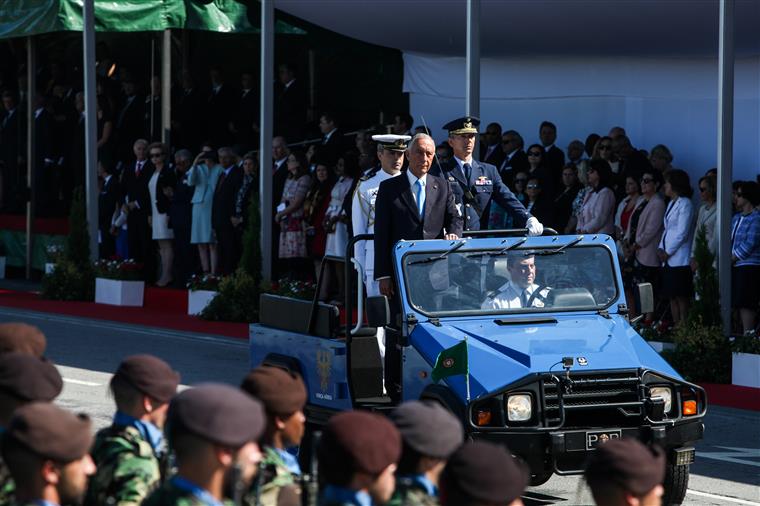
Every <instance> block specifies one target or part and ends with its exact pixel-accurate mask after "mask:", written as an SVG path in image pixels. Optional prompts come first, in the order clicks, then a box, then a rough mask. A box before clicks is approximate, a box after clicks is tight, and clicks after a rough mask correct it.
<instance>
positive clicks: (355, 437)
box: [317, 411, 401, 475]
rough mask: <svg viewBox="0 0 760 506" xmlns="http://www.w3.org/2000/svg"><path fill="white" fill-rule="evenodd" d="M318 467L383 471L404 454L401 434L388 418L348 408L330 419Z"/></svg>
mask: <svg viewBox="0 0 760 506" xmlns="http://www.w3.org/2000/svg"><path fill="white" fill-rule="evenodd" d="M317 455H318V458H319V468H320V469H327V468H332V470H333V471H337V472H339V471H340V470H342V471H344V473H343V474H348V475H351V474H352V473H355V472H364V473H368V474H371V475H377V474H380V473H381V472H382V471H383V470H384V469H385V468H387V467H388V466H389V465H391V464H395V463H396V462H398V459H399V457H401V435H400V434H399V432H398V430H397V429H396V427H394V425H393V424H392V423H391V422H390V420H388V419H387V418H385V417H383V416H380V415H376V414H374V413H369V412H367V411H345V412H343V413H339V414H337V415H335V416H333V417H332V418H330V420H329V421H328V422H327V425H326V426H325V430H324V432H323V433H322V439H321V440H320V443H319V448H318V450H317Z"/></svg>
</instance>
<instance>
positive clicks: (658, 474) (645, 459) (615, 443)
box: [585, 438, 665, 506]
mask: <svg viewBox="0 0 760 506" xmlns="http://www.w3.org/2000/svg"><path fill="white" fill-rule="evenodd" d="M585 477H586V482H587V483H588V485H589V488H591V493H592V494H593V496H594V501H595V502H596V504H599V505H601V506H626V505H631V504H637V505H641V506H659V505H660V504H661V500H662V495H663V492H664V489H663V487H662V482H663V480H664V479H665V454H664V453H663V451H662V450H661V449H660V448H659V447H656V446H654V447H647V446H645V445H644V444H643V443H640V442H639V441H637V440H635V439H630V438H624V439H613V440H611V441H608V442H607V443H604V444H603V445H600V446H599V447H598V448H597V449H596V451H594V453H592V454H591V455H590V456H589V458H588V461H587V462H586V472H585Z"/></svg>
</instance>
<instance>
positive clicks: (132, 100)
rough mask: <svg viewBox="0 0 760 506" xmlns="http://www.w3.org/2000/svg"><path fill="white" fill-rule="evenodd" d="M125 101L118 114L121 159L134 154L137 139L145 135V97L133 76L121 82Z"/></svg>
mask: <svg viewBox="0 0 760 506" xmlns="http://www.w3.org/2000/svg"><path fill="white" fill-rule="evenodd" d="M121 89H122V90H123V92H124V102H123V104H122V106H121V109H120V110H119V113H118V114H117V115H116V125H115V126H116V150H117V156H118V157H119V160H122V161H123V160H127V159H129V158H130V157H131V156H132V150H133V148H134V142H135V140H137V139H139V138H141V137H142V136H143V135H144V128H143V127H144V121H145V98H144V97H142V96H140V95H138V93H137V85H136V84H135V80H134V79H133V78H132V76H130V75H127V77H126V79H125V80H124V81H123V82H122V84H121Z"/></svg>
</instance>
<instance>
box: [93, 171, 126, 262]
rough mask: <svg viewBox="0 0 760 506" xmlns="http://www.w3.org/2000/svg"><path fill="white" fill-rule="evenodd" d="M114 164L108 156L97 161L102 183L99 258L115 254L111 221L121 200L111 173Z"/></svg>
mask: <svg viewBox="0 0 760 506" xmlns="http://www.w3.org/2000/svg"><path fill="white" fill-rule="evenodd" d="M113 172H114V164H113V161H112V160H111V158H110V157H109V156H102V157H100V160H99V161H98V176H99V177H100V179H101V181H102V183H101V186H100V194H99V195H98V233H99V235H100V241H99V243H100V248H99V250H100V251H99V258H104V259H109V258H111V257H112V256H114V255H115V254H116V239H115V238H114V236H113V234H111V222H112V221H113V214H114V212H115V211H116V206H117V204H118V203H119V202H120V201H121V192H120V190H119V181H118V179H117V178H116V177H115V176H114V175H113Z"/></svg>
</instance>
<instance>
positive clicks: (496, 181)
mask: <svg viewBox="0 0 760 506" xmlns="http://www.w3.org/2000/svg"><path fill="white" fill-rule="evenodd" d="M479 124H480V120H479V119H478V118H474V117H472V116H465V117H464V118H458V119H455V120H453V121H450V122H448V123H447V124H446V125H444V127H443V128H444V130H448V131H449V145H450V146H451V148H452V149H453V150H454V158H453V160H451V161H450V162H449V163H448V164H447V165H444V166H442V167H441V174H440V175H441V177H443V178H444V179H446V180H448V182H449V184H451V187H452V190H453V193H454V199H455V201H456V204H457V208H459V210H460V211H461V213H462V217H463V220H464V230H480V229H481V228H483V229H485V228H487V226H488V216H489V214H490V206H491V201H492V200H495V201H496V203H497V204H499V205H500V206H501V207H503V208H504V209H505V210H506V211H507V212H508V213H509V214H510V215H512V217H513V218H514V222H515V226H517V227H523V226H524V227H526V228H528V230H529V233H530V234H531V235H541V233H542V232H543V225H541V223H540V222H539V221H538V220H537V219H536V218H534V217H532V216H531V215H530V213H529V212H528V211H527V210H526V209H525V206H523V205H522V203H521V202H520V201H519V200H517V198H516V197H515V196H514V194H513V193H512V192H511V191H509V188H507V186H506V185H505V184H504V183H503V182H502V180H501V176H499V172H498V171H497V170H496V167H494V166H493V165H490V164H487V163H482V162H478V161H476V160H474V159H473V157H472V152H473V150H474V148H475V136H476V134H477V133H478V125H479Z"/></svg>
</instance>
